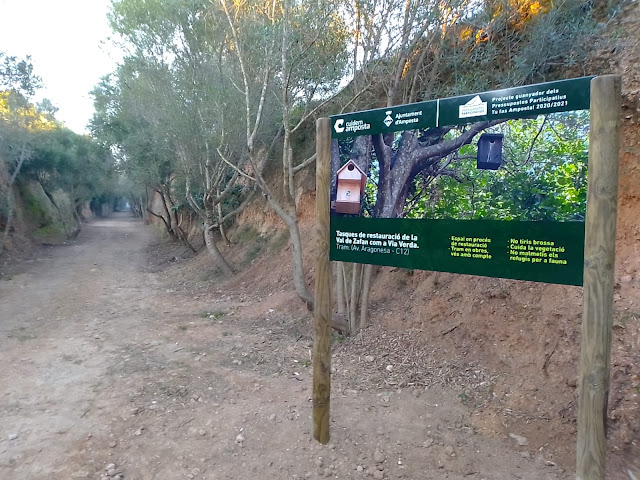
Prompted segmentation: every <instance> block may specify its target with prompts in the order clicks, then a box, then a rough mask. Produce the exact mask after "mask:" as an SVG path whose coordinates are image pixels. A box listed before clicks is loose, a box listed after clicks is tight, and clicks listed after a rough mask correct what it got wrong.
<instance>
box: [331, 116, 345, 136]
mask: <svg viewBox="0 0 640 480" xmlns="http://www.w3.org/2000/svg"><path fill="white" fill-rule="evenodd" d="M343 125H344V119H342V118H339V119H338V120H336V123H334V125H333V128H334V130H335V131H336V133H342V132H344V126H343Z"/></svg>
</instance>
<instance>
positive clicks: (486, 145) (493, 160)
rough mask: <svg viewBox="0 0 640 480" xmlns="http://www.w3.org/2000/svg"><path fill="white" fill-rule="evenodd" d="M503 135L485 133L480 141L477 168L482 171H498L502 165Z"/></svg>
mask: <svg viewBox="0 0 640 480" xmlns="http://www.w3.org/2000/svg"><path fill="white" fill-rule="evenodd" d="M503 138H504V135H503V134H502V133H483V134H482V135H481V136H480V138H479V139H478V157H477V164H476V166H477V167H478V168H479V169H482V170H498V168H500V165H502V140H503Z"/></svg>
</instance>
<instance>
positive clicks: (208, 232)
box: [204, 222, 233, 275]
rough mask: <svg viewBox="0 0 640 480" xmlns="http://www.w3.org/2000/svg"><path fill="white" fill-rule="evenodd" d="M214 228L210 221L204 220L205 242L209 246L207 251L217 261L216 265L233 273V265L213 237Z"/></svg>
mask: <svg viewBox="0 0 640 480" xmlns="http://www.w3.org/2000/svg"><path fill="white" fill-rule="evenodd" d="M214 228H215V227H213V226H212V224H211V223H210V222H204V243H205V245H206V246H207V251H208V252H209V254H210V255H211V256H212V257H213V260H214V261H215V262H216V266H217V267H218V268H219V269H220V270H222V271H223V272H224V273H225V274H226V275H231V274H233V268H231V265H229V263H228V262H227V260H226V259H225V258H224V257H223V256H222V253H220V250H218V246H217V245H216V242H215V240H214V238H213V230H214Z"/></svg>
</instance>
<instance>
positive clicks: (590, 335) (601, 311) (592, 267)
mask: <svg viewBox="0 0 640 480" xmlns="http://www.w3.org/2000/svg"><path fill="white" fill-rule="evenodd" d="M586 81H587V79H586V78H583V79H575V80H567V81H561V82H555V83H552V84H541V85H531V86H527V87H519V88H520V90H517V89H512V90H504V91H500V92H485V93H483V94H482V95H483V98H485V97H486V96H487V95H494V96H497V97H496V98H505V96H506V93H514V92H515V93H517V92H520V93H521V94H522V95H524V96H523V97H522V98H529V99H530V100H531V98H534V97H535V99H536V100H540V99H542V98H544V96H543V94H544V93H545V91H546V92H547V93H548V90H549V89H548V88H546V87H548V86H549V85H552V86H554V88H555V89H556V91H557V89H560V90H561V91H562V92H563V93H562V94H563V95H564V97H565V98H567V101H566V102H564V104H563V105H561V106H560V107H558V109H556V110H553V108H555V107H549V108H550V109H551V110H549V111H544V110H539V113H541V114H544V113H553V112H555V111H572V110H584V109H586V108H590V110H591V123H590V133H589V165H588V199H587V209H586V220H585V230H584V242H585V243H584V271H583V287H584V290H583V292H584V301H583V302H584V304H583V315H582V340H581V351H580V380H579V392H578V393H579V403H578V438H577V455H576V472H577V473H576V478H577V479H578V480H604V478H605V456H606V455H605V454H606V450H607V440H606V419H607V399H608V395H609V363H610V357H611V330H612V324H613V320H612V313H613V286H614V268H615V241H616V214H617V199H618V155H619V145H620V139H619V135H620V132H619V131H620V108H621V79H620V77H619V76H617V75H605V76H601V77H596V78H593V79H592V80H591V84H590V91H591V93H590V95H591V100H590V102H588V101H587V99H586V96H583V95H582V93H581V92H584V91H585V89H584V87H583V86H584V85H585V82H586ZM577 85H579V86H581V88H575V86H577ZM505 92H506V93H505ZM523 92H524V93H523ZM527 92H528V93H527ZM530 97H531V98H530ZM465 98H466V97H465ZM477 98H479V99H480V97H479V96H477ZM491 98H493V97H491ZM460 101H461V100H460V99H459V98H457V97H455V98H452V99H444V100H442V102H444V103H443V104H447V102H449V103H451V102H454V103H455V102H458V103H459V102H460ZM526 101H529V100H526ZM531 101H532V102H533V100H531ZM560 103H562V102H560ZM549 104H550V105H552V106H553V105H555V104H554V103H553V102H550V103H549ZM434 105H435V103H433V102H426V103H422V104H415V105H412V106H410V107H411V109H410V110H407V112H409V113H411V112H413V113H415V112H417V111H418V110H417V109H418V108H421V109H422V110H420V115H416V117H415V118H416V119H418V120H417V122H423V123H424V125H422V126H420V125H417V124H416V125H413V126H412V128H423V129H424V128H431V127H433V125H431V124H429V121H430V120H429V119H430V118H431V116H430V114H429V112H430V111H431V110H429V109H430V108H431V109H432V110H433V108H432V107H433V106H434ZM437 105H438V106H439V105H440V100H438V101H437ZM484 105H485V107H484V108H486V103H485V104H484ZM531 105H533V103H532V104H531ZM543 105H546V104H543ZM454 106H455V107H456V108H451V107H449V108H448V110H447V109H445V110H444V111H445V112H447V111H448V112H449V114H450V115H457V117H456V118H454V119H453V120H451V119H450V121H451V122H452V124H458V123H460V122H461V121H462V120H460V119H461V118H463V117H462V116H461V113H460V112H463V107H469V106H468V102H467V103H465V104H462V105H458V104H457V103H455V105H454ZM407 108H408V107H407ZM474 108H475V107H474ZM544 108H547V107H544ZM437 111H439V112H440V111H441V109H439V108H438V109H437ZM376 112H377V110H371V111H366V112H356V113H353V114H348V115H347V116H346V118H345V116H344V115H343V116H335V117H333V118H334V121H335V123H334V129H335V133H336V135H337V136H338V137H340V136H341V135H342V136H344V135H348V134H349V135H350V134H352V133H355V132H356V131H358V132H360V131H361V130H362V131H363V132H364V133H363V132H361V133H358V134H360V135H362V134H368V135H373V134H374V133H380V132H381V131H386V130H385V129H388V128H390V126H391V125H392V124H393V121H394V120H393V118H392V117H391V116H389V117H388V118H386V117H384V116H383V115H389V113H390V112H388V111H386V110H385V109H382V110H381V112H378V113H379V118H378V117H376V115H378V113H376ZM424 112H426V113H424ZM405 113H406V112H405ZM423 113H424V115H422V114H423ZM484 114H485V116H486V115H487V111H485V112H484ZM499 114H500V112H498V113H497V114H496V113H495V112H492V113H491V115H499ZM403 115H404V114H403ZM467 116H468V115H467ZM467 116H465V117H464V118H465V119H466V118H467ZM418 117H419V118H418ZM400 118H403V117H400ZM434 118H435V120H434V121H435V122H436V123H437V121H438V120H437V119H438V117H437V116H435V117H434ZM496 118H497V117H496ZM347 120H349V122H350V126H351V130H347V131H346V132H345V130H346V125H347V123H349V122H346V121H347ZM412 123H416V122H412ZM331 128H332V124H331V120H330V119H328V118H321V119H319V120H318V121H317V123H316V149H317V150H316V151H317V160H316V162H317V163H316V238H317V246H316V254H317V259H316V290H315V291H316V298H315V314H314V318H315V339H314V354H313V436H314V438H315V439H316V440H318V441H319V442H320V443H323V444H325V443H327V442H328V441H329V411H330V408H329V407H330V397H331V342H330V341H331V297H330V293H331V288H330V281H331V279H330V274H331V266H330V262H329V253H330V232H331V230H330V223H329V222H330V184H331V136H332V130H331ZM479 148H480V147H479ZM337 220H343V223H342V225H343V226H344V225H345V223H344V218H343V219H340V218H338V219H337ZM348 220H349V221H350V222H354V223H355V222H356V221H360V219H358V218H353V219H352V218H349V219H348ZM375 220H379V219H367V221H368V222H373V221H375ZM514 223H515V222H514ZM531 223H532V225H525V226H524V227H523V228H526V229H527V230H526V231H525V230H523V235H524V236H523V238H526V235H529V234H531V232H530V230H531V229H534V230H535V228H536V226H535V222H531ZM566 223H567V224H568V225H569V226H571V222H566ZM425 224H426V222H422V223H421V224H420V225H425ZM512 225H513V224H512ZM343 228H344V227H343ZM379 228H382V226H380V227H379ZM385 228H387V227H385ZM398 228H400V227H398ZM346 231H349V230H346ZM562 231H564V230H562ZM557 232H560V230H557ZM369 233H370V232H369ZM383 233H384V232H383ZM411 233H412V234H415V236H416V241H417V242H419V241H420V240H419V235H418V234H416V232H415V231H412V232H411ZM440 233H442V232H440ZM494 233H495V235H498V234H499V233H500V232H498V231H497V232H494ZM558 235H559V234H558ZM448 236H449V235H448V234H447V235H445V237H448ZM567 238H574V237H570V236H567ZM446 241H448V239H447V238H445V242H446ZM567 246H568V247H571V245H570V244H567ZM346 250H347V249H345V251H346ZM580 253H582V252H580ZM336 255H337V254H336ZM349 255H350V257H354V256H356V255H360V253H357V252H354V251H353V250H350V251H349ZM332 258H334V259H337V260H340V258H338V257H332ZM385 258H386V257H385ZM398 258H400V259H401V260H402V259H404V258H405V257H398ZM454 260H455V258H453V257H452V259H449V261H450V262H453V261H454ZM352 261H356V262H357V263H371V264H380V265H396V264H395V263H393V264H392V263H384V262H383V263H376V261H380V259H379V258H377V257H376V258H374V257H371V256H367V257H363V258H360V261H358V260H352ZM505 261H506V262H509V261H510V260H505ZM581 261H582V255H580V257H579V259H577V260H576V262H575V263H576V265H577V270H578V272H579V271H580V268H579V265H580V262H581ZM570 262H572V260H571V259H570ZM545 263H546V262H545ZM566 263H567V262H566V261H565V265H566ZM397 265H398V266H405V265H404V264H397ZM412 265H413V264H412ZM425 265H426V263H425ZM509 265H510V266H511V264H509ZM442 271H451V270H448V269H447V268H443V270H442ZM465 272H466V273H474V272H472V271H469V270H465ZM525 273H526V272H525ZM476 274H477V273H476ZM554 275H556V277H557V274H554ZM556 277H554V279H555V278H556ZM512 278H518V279H524V278H526V277H523V276H522V275H520V274H518V275H517V276H514V277H512ZM546 278H547V277H544V279H541V278H538V277H536V278H531V279H533V280H537V281H549V280H546ZM571 282H573V276H570V278H569V279H568V280H567V279H565V281H562V282H558V281H555V282H553V283H567V284H573V285H579V283H571Z"/></svg>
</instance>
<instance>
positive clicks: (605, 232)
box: [576, 75, 621, 480]
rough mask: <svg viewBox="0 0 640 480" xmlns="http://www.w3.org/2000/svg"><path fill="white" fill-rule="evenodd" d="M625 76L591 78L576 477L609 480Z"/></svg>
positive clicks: (582, 479)
mask: <svg viewBox="0 0 640 480" xmlns="http://www.w3.org/2000/svg"><path fill="white" fill-rule="evenodd" d="M620 104H621V80H620V77H619V76H617V75H605V76H602V77H596V78H594V79H593V80H592V81H591V127H590V130H589V168H588V171H589V173H588V194H587V216H586V221H585V247H584V289H583V312H582V338H581V347H580V381H579V387H578V388H579V392H578V393H579V399H578V445H577V455H576V478H577V479H578V480H604V478H605V454H606V450H607V439H606V423H607V399H608V397H609V363H610V357H611V330H612V327H613V318H612V317H613V286H614V268H615V245H616V217H617V202H618V155H619V148H620V138H619V135H620Z"/></svg>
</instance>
